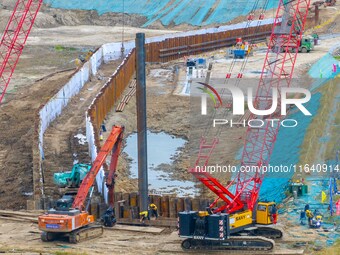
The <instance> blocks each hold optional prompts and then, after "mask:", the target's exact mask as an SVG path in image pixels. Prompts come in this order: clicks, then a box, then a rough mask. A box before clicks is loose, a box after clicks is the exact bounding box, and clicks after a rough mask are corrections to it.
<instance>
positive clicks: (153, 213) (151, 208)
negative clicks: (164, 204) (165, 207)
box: [149, 203, 158, 219]
mask: <svg viewBox="0 0 340 255" xmlns="http://www.w3.org/2000/svg"><path fill="white" fill-rule="evenodd" d="M149 207H150V210H151V212H152V216H154V217H156V219H157V218H158V211H157V206H156V205H155V204H153V203H151V204H150V205H149Z"/></svg>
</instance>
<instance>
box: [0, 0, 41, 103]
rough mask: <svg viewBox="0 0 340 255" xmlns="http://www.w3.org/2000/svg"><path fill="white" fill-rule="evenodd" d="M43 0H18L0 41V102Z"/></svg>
mask: <svg viewBox="0 0 340 255" xmlns="http://www.w3.org/2000/svg"><path fill="white" fill-rule="evenodd" d="M42 2H43V0H18V1H17V2H16V4H15V7H14V10H13V12H12V15H11V17H10V19H9V21H8V23H7V26H6V28H5V31H4V33H3V34H2V38H1V42H0V62H1V66H0V103H1V101H2V99H3V98H4V96H5V93H6V90H7V87H8V84H9V83H10V81H11V78H12V75H13V72H14V70H15V67H16V65H17V63H18V61H19V58H20V55H21V53H22V51H23V49H24V45H25V43H26V40H27V37H28V36H29V34H30V32H31V29H32V26H33V24H34V21H35V18H36V17H37V14H38V12H39V9H40V7H41V5H42Z"/></svg>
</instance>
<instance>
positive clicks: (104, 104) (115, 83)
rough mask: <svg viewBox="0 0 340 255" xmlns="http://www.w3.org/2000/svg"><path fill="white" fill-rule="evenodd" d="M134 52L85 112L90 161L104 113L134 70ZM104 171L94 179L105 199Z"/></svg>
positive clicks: (97, 143) (132, 51)
mask: <svg viewBox="0 0 340 255" xmlns="http://www.w3.org/2000/svg"><path fill="white" fill-rule="evenodd" d="M135 62H136V54H135V50H134V49H133V50H131V52H130V53H129V54H128V55H127V57H126V58H125V59H124V61H123V62H122V64H121V65H120V66H119V67H118V68H117V70H116V71H115V72H114V74H113V75H112V76H111V78H110V79H109V81H108V82H107V83H106V84H105V85H104V86H103V87H102V89H101V90H100V92H99V93H98V94H97V96H96V98H95V99H94V101H93V102H92V104H91V106H90V108H89V110H88V111H87V112H86V137H87V142H88V147H89V153H90V155H91V160H92V162H93V161H94V160H95V158H96V157H97V150H98V148H100V147H101V146H100V141H99V129H100V126H101V124H102V123H103V121H104V119H105V117H106V115H107V114H108V113H109V112H110V111H111V110H112V109H113V107H114V105H115V103H116V102H117V101H118V100H119V98H120V97H121V95H122V94H123V92H124V90H125V88H126V87H127V86H128V84H129V82H130V80H131V78H132V76H133V75H134V73H135V71H136V67H135ZM104 178H105V172H104V170H103V168H101V169H100V171H99V173H98V175H97V177H96V181H97V188H98V191H99V192H100V193H101V194H102V195H103V197H104V199H105V201H107V192H108V190H107V188H106V186H105V185H103V184H104V183H105V179H104Z"/></svg>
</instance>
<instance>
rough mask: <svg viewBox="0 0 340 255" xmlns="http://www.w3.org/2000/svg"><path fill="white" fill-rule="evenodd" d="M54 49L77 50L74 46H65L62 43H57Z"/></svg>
mask: <svg viewBox="0 0 340 255" xmlns="http://www.w3.org/2000/svg"><path fill="white" fill-rule="evenodd" d="M54 49H55V50H56V51H76V50H77V49H76V48H74V47H65V46H62V45H56V46H54Z"/></svg>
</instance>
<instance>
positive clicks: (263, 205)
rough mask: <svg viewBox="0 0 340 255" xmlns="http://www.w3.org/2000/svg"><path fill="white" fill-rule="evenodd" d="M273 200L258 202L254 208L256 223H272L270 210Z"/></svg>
mask: <svg viewBox="0 0 340 255" xmlns="http://www.w3.org/2000/svg"><path fill="white" fill-rule="evenodd" d="M274 204H275V203H274V202H258V204H257V208H256V223H257V224H261V225H270V224H273V222H272V217H271V211H272V207H273V205H274Z"/></svg>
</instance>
